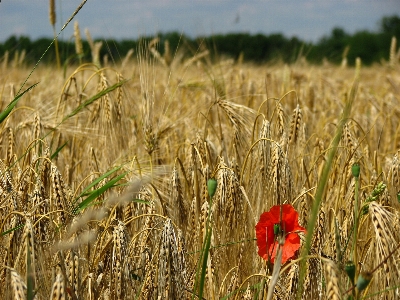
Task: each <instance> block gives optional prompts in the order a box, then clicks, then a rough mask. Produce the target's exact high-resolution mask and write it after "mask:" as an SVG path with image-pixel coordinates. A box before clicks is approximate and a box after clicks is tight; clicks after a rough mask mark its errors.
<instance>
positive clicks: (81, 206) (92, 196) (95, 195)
mask: <svg viewBox="0 0 400 300" xmlns="http://www.w3.org/2000/svg"><path fill="white" fill-rule="evenodd" d="M126 174H128V172H125V173H122V174H121V175H118V176H117V177H114V178H113V179H111V180H110V181H109V182H107V183H106V184H105V185H103V186H102V187H100V188H98V189H97V190H94V191H92V192H91V193H90V195H89V196H88V197H87V198H86V199H85V200H83V201H82V202H81V203H79V204H78V205H77V206H76V207H75V208H74V209H73V211H72V212H73V213H78V212H80V211H82V210H84V209H85V208H86V207H88V206H90V205H91V203H92V202H93V201H94V200H95V199H97V198H98V197H99V196H101V195H102V194H104V193H105V192H106V191H107V190H109V189H110V188H113V187H114V186H115V183H117V182H118V181H119V180H121V179H122V178H124V177H125V175H126Z"/></svg>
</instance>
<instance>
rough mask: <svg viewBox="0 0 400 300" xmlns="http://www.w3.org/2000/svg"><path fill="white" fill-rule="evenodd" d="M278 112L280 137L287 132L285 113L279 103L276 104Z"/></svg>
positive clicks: (277, 125)
mask: <svg viewBox="0 0 400 300" xmlns="http://www.w3.org/2000/svg"><path fill="white" fill-rule="evenodd" d="M276 112H277V124H276V127H277V134H278V136H282V135H283V133H284V132H285V112H284V111H283V107H282V104H281V103H280V102H277V104H276Z"/></svg>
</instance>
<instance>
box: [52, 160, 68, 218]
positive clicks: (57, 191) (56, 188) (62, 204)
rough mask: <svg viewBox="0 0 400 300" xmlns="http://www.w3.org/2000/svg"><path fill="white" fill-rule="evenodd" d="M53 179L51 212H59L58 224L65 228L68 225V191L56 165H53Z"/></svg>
mask: <svg viewBox="0 0 400 300" xmlns="http://www.w3.org/2000/svg"><path fill="white" fill-rule="evenodd" d="M50 178H51V183H52V184H51V188H52V189H51V197H50V210H52V211H57V214H56V215H57V224H58V225H59V226H64V225H65V224H66V220H67V215H66V210H67V208H68V200H67V191H66V189H65V185H64V181H63V179H62V176H61V174H60V172H59V171H58V169H57V167H56V166H55V165H53V164H52V165H51V171H50Z"/></svg>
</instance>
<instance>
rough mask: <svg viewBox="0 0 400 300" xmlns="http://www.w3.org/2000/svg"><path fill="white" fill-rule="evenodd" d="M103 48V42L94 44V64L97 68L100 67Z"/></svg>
mask: <svg viewBox="0 0 400 300" xmlns="http://www.w3.org/2000/svg"><path fill="white" fill-rule="evenodd" d="M102 46H103V42H102V41H98V42H95V43H94V46H93V49H91V50H92V51H91V53H92V62H93V63H94V64H95V65H96V66H97V67H100V50H101V47H102Z"/></svg>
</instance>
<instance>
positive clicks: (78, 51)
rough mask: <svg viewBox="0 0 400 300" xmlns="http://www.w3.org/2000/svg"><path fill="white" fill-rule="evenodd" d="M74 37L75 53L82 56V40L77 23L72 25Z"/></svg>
mask: <svg viewBox="0 0 400 300" xmlns="http://www.w3.org/2000/svg"><path fill="white" fill-rule="evenodd" d="M74 37H75V52H76V54H77V55H78V56H80V57H81V56H82V55H83V46H82V38H81V31H80V29H79V23H78V21H75V23H74Z"/></svg>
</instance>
